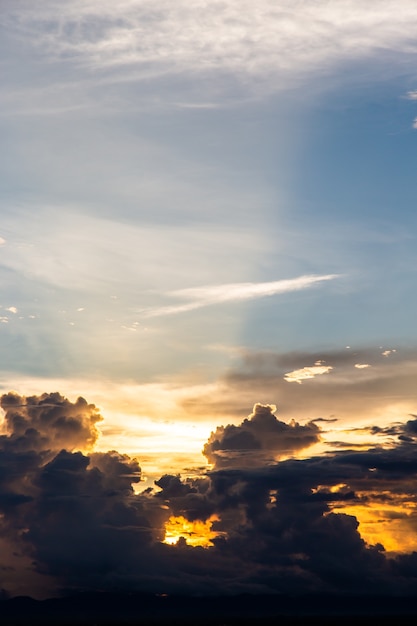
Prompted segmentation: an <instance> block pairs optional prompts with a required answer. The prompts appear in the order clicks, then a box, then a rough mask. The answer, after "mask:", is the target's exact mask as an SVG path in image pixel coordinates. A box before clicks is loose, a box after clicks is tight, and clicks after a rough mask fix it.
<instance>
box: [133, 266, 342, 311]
mask: <svg viewBox="0 0 417 626" xmlns="http://www.w3.org/2000/svg"><path fill="white" fill-rule="evenodd" d="M337 277H338V275H337V274H328V275H324V276H314V275H313V276H299V277H298V278H292V279H288V280H277V281H272V282H267V283H232V284H226V285H211V286H205V287H195V288H190V289H179V290H177V291H172V292H169V293H168V294H167V295H168V296H171V297H177V298H181V299H183V298H185V299H186V300H190V302H187V303H185V304H177V305H168V306H161V307H155V308H149V309H144V310H142V311H140V313H141V315H142V317H160V316H165V315H174V314H176V313H186V312H187V311H193V310H195V309H200V308H202V307H205V306H209V305H212V304H221V303H223V302H237V301H241V300H252V299H255V298H263V297H265V296H273V295H277V294H280V293H288V292H291V291H299V290H301V289H307V288H309V287H311V286H313V285H315V284H316V283H319V282H322V281H327V280H333V279H334V278H337Z"/></svg>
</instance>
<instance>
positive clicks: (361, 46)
mask: <svg viewBox="0 0 417 626" xmlns="http://www.w3.org/2000/svg"><path fill="white" fill-rule="evenodd" d="M3 22H4V24H5V26H6V29H7V30H9V31H11V32H13V33H14V34H17V35H18V36H20V38H21V40H22V41H25V42H28V41H29V42H30V43H31V45H33V46H34V47H35V49H36V50H37V51H38V52H39V51H40V53H41V54H43V52H46V53H47V54H48V55H49V56H50V58H56V59H65V60H66V61H67V60H72V61H74V62H75V63H76V64H77V65H78V66H79V67H81V66H83V67H86V68H87V69H88V70H91V68H93V69H95V70H97V69H109V68H115V69H116V68H117V78H116V75H115V79H117V80H128V79H129V73H130V75H132V72H133V74H134V76H135V78H137V77H138V76H142V77H143V78H145V79H149V78H155V77H158V76H159V77H161V76H166V75H167V74H179V73H184V72H185V73H188V72H192V73H193V72H195V71H196V70H197V71H198V72H201V71H209V72H211V71H213V70H215V71H216V70H226V71H231V72H233V73H242V74H243V75H246V76H248V75H253V76H256V75H257V76H259V75H266V76H271V73H273V75H274V76H275V77H278V76H279V77H280V79H282V77H283V76H284V75H287V76H291V75H294V74H295V75H296V76H297V77H299V76H300V75H303V74H304V75H306V74H308V73H309V72H311V71H312V70H315V69H323V68H325V69H328V68H330V67H332V66H334V65H336V64H338V63H339V62H341V61H344V60H345V59H358V58H361V57H363V56H370V55H373V54H374V55H375V56H377V55H378V56H379V57H380V56H381V53H383V52H384V51H388V52H392V51H395V52H396V53H400V54H401V53H402V52H407V53H409V52H410V51H411V52H416V48H415V37H414V35H415V28H416V24H417V7H416V4H415V3H414V2H413V1H412V0H403V2H402V3H401V11H398V3H396V2H394V1H393V0H387V1H386V2H383V3H378V6H375V5H374V4H370V5H365V4H364V3H362V2H360V1H359V0H347V1H345V2H340V3H328V2H327V1H325V0H318V1H315V2H305V1H296V2H294V1H293V0H280V2H279V3H276V2H272V1H271V0H260V1H259V2H257V3H253V2H251V1H250V0H241V1H240V2H236V1H235V0H226V1H225V2H222V3H220V4H219V3H215V2H206V1H198V2H193V3H190V2H187V1H186V0H178V1H177V2H175V3H172V2H170V1H169V0H159V1H158V2H157V3H155V2H148V1H146V0H126V1H125V2H118V3H114V2H109V1H108V0H100V1H99V0H90V1H89V2H85V1H84V0H83V1H81V0H72V2H69V3H64V4H63V5H62V6H60V11H59V12H58V13H57V11H56V3H55V2H54V1H53V0H45V2H43V3H42V6H41V7H38V6H36V8H35V7H34V6H33V3H30V2H27V1H26V2H23V3H19V7H18V8H16V7H13V5H11V6H10V7H8V9H7V11H6V12H5V14H4V16H3ZM123 66H125V67H126V69H127V73H126V74H124V75H121V74H120V68H122V67H123ZM281 82H282V81H281V80H275V81H273V88H274V89H277V88H280V85H281Z"/></svg>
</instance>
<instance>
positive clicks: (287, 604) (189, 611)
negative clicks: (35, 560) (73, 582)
mask: <svg viewBox="0 0 417 626" xmlns="http://www.w3.org/2000/svg"><path fill="white" fill-rule="evenodd" d="M356 619H365V620H366V623H367V626H374V625H375V626H376V625H377V624H378V625H379V626H380V625H381V624H393V625H394V624H395V625H397V624H404V625H407V626H408V624H410V626H411V624H413V625H414V624H415V623H416V620H417V599H416V598H410V597H407V598H404V597H401V598H399V597H398V598H387V597H368V596H367V597H357V596H356V597H351V596H350V597H349V596H293V597H288V596H285V597H283V596H279V595H268V596H253V595H242V596H233V597H199V598H196V597H186V596H155V595H145V594H108V593H107V594H105V593H83V594H79V595H75V596H71V597H65V598H59V599H50V600H43V601H37V600H33V599H32V598H29V597H16V598H12V599H8V600H3V601H2V602H0V623H1V624H2V626H15V625H16V626H17V625H24V624H30V625H34V626H38V625H41V624H42V626H43V625H46V626H47V625H49V624H63V625H64V626H65V625H68V626H69V625H72V624H73V625H78V624H79V625H86V626H87V625H88V626H101V625H103V626H110V625H113V624H118V625H120V626H130V625H136V626H148V625H149V626H198V625H200V624H201V626H249V625H252V624H257V625H258V624H259V626H269V625H272V624H279V625H281V626H291V625H292V626H298V625H299V624H306V625H307V626H308V625H312V624H321V625H322V626H330V624H335V623H337V624H338V626H345V625H346V626H347V625H348V624H349V625H350V624H352V622H353V621H354V620H356ZM336 620H337V621H336Z"/></svg>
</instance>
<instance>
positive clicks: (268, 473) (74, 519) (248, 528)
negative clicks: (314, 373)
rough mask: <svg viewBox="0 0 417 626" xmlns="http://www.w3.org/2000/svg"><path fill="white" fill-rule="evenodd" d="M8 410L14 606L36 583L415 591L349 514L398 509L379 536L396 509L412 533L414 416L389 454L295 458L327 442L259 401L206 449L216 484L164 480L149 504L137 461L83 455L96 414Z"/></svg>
mask: <svg viewBox="0 0 417 626" xmlns="http://www.w3.org/2000/svg"><path fill="white" fill-rule="evenodd" d="M2 406H3V408H4V411H5V430H6V432H5V434H3V435H2V436H1V438H0V468H1V473H0V511H1V514H2V517H1V527H0V528H1V536H0V539H1V543H2V546H3V547H4V550H3V553H2V554H3V556H2V569H1V574H0V584H1V586H2V587H3V590H4V591H3V596H5V597H6V596H7V595H14V594H16V593H22V592H24V593H26V594H30V593H36V586H37V585H38V586H39V581H40V580H41V581H43V583H44V584H43V593H49V594H50V595H52V594H57V593H61V594H62V593H64V594H65V593H70V592H73V591H75V590H77V591H80V590H90V591H92V590H95V591H97V590H112V591H121V590H123V591H132V590H135V591H151V592H154V593H175V592H181V593H190V594H198V595H201V594H203V595H210V594H218V593H221V594H224V593H225V594H235V593H242V592H248V593H290V592H291V593H307V592H335V593H338V592H341V591H343V592H344V593H349V592H352V593H362V592H363V591H364V590H366V593H376V594H381V593H383V594H394V595H395V594H400V593H409V594H410V593H411V594H412V593H415V592H416V591H417V568H416V565H415V563H416V556H415V553H413V552H412V551H410V552H404V553H402V554H391V553H389V552H385V551H384V546H383V542H382V541H380V542H376V543H374V544H372V543H370V542H367V541H365V539H364V538H363V537H362V535H361V532H360V530H361V528H360V525H359V522H358V519H357V518H356V516H355V515H352V514H347V513H345V512H344V510H349V511H352V510H353V509H352V507H355V506H356V507H357V510H358V511H359V510H360V508H361V507H362V509H363V508H364V507H365V508H368V509H369V510H371V509H372V510H373V509H374V508H375V507H379V510H380V512H381V511H382V513H383V511H384V509H385V510H386V511H387V513H386V519H382V518H380V519H379V521H380V523H381V522H383V524H385V525H387V524H388V525H389V523H390V518H389V511H391V515H392V512H393V511H394V509H395V506H397V509H395V510H396V511H397V517H398V516H401V518H402V519H401V522H402V524H403V530H404V529H406V531H407V532H408V533H409V535H410V536H415V532H416V530H417V526H416V524H417V514H416V512H415V511H416V491H415V479H416V477H417V462H416V450H417V448H416V446H417V425H416V424H417V420H416V419H415V418H414V417H413V418H411V419H409V420H407V421H406V422H404V423H397V424H395V425H393V426H392V427H391V428H390V430H389V432H388V431H387V429H386V428H385V427H384V428H382V430H383V431H384V435H385V436H388V437H389V438H390V443H389V445H385V446H381V445H379V444H377V445H371V446H369V447H367V448H366V449H363V450H356V451H355V450H349V449H341V450H339V451H336V452H332V453H331V454H324V455H321V456H310V457H305V458H295V457H293V456H292V454H291V453H292V452H294V453H296V452H297V450H300V449H304V451H305V450H306V449H307V448H308V447H309V446H310V445H313V444H314V443H316V442H317V441H318V439H319V438H320V437H321V430H320V427H319V426H318V425H317V424H316V423H308V424H306V425H304V426H301V425H300V424H297V423H295V422H292V423H289V424H287V423H284V422H282V421H281V420H279V419H277V418H276V417H275V416H274V414H273V410H274V407H272V406H270V405H261V404H257V405H255V407H254V410H253V412H252V413H251V414H250V415H249V417H248V418H247V419H245V420H243V421H242V422H241V424H240V425H238V426H236V427H232V426H226V427H221V428H218V429H217V431H215V432H214V433H213V434H212V435H211V436H210V438H209V441H208V442H207V444H206V446H205V449H204V452H205V454H206V455H207V457H208V458H209V460H210V461H212V466H211V469H210V468H208V471H207V472H204V473H202V474H201V475H200V476H196V477H194V478H186V479H182V478H181V476H179V475H170V474H165V475H163V476H161V478H160V479H158V480H157V481H156V484H155V489H152V488H148V489H145V490H143V491H140V489H138V488H139V486H140V480H141V467H140V466H139V463H138V461H137V460H136V459H134V458H131V457H129V456H128V455H123V454H120V453H118V452H116V451H114V450H113V451H109V452H106V453H95V452H88V453H87V452H86V449H87V448H89V447H90V446H91V444H92V440H93V439H94V438H95V436H96V426H95V425H96V423H97V421H98V419H99V414H98V412H97V409H96V408H95V406H94V405H92V404H88V403H87V402H86V401H85V400H82V399H78V400H77V401H76V402H70V401H69V400H67V399H65V398H63V397H62V396H61V395H60V394H57V393H53V394H43V395H42V396H39V397H34V396H32V397H28V398H25V397H22V396H17V394H13V393H8V394H5V395H4V396H3V397H2ZM74 433H78V435H77V436H75V435H74ZM65 435H67V436H68V445H65V446H64V439H65ZM380 435H381V429H378V428H375V427H374V429H373V430H372V429H370V431H369V436H370V437H377V438H378V437H380ZM378 441H380V440H378ZM60 446H63V447H62V448H61V449H59V448H60ZM81 449H83V450H84V452H82V451H81ZM248 452H250V453H251V456H250V457H248V456H247V453H248ZM265 453H268V454H269V458H267V457H266V456H265ZM274 455H275V456H277V457H278V458H280V459H281V460H279V461H278V462H277V461H276V460H275V459H274V458H271V456H272V457H273V456H274ZM236 459H239V463H236ZM134 486H135V489H134V488H133V487H134ZM406 505H407V506H406ZM347 507H349V508H347ZM390 507H391V508H390ZM405 507H406V508H405ZM401 511H403V513H402V514H401ZM404 511H405V512H404ZM185 523H186V524H187V525H188V526H187V531H184V532H182V534H181V532H179V534H178V542H177V543H176V544H174V545H169V543H164V539H165V535H166V532H167V530H166V529H167V528H170V529H171V530H172V528H174V529H175V528H176V527H180V528H181V527H184V528H185V526H186V524H185ZM190 528H191V530H190ZM193 529H194V530H193ZM202 532H207V533H209V538H210V541H209V542H207V543H206V544H205V545H206V546H207V547H201V544H200V545H199V544H198V542H197V543H196V542H195V541H194V540H195V539H196V535H198V533H202ZM187 533H188V534H187ZM181 537H182V538H181ZM187 537H188V538H189V540H190V543H188V541H187ZM381 538H383V535H382V534H381ZM170 539H172V537H170ZM12 553H13V555H14V556H13V559H12V558H11V556H10V555H11V554H12Z"/></svg>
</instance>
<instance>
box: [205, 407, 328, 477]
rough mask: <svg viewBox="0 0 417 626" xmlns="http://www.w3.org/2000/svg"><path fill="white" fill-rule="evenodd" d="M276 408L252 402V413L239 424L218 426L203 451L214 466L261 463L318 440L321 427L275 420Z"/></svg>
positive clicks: (313, 424)
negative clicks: (253, 404)
mask: <svg viewBox="0 0 417 626" xmlns="http://www.w3.org/2000/svg"><path fill="white" fill-rule="evenodd" d="M274 411H275V407H274V406H271V405H263V404H259V403H258V404H255V406H254V407H253V412H252V413H251V414H250V415H249V417H248V418H247V419H245V420H244V421H243V422H242V423H241V424H239V425H238V426H234V425H233V424H229V425H228V426H225V427H223V426H220V427H218V428H217V429H216V431H215V432H214V433H212V434H211V435H210V438H209V440H208V442H207V443H206V445H205V446H204V450H203V453H204V454H205V456H206V457H207V459H208V461H209V462H210V463H212V464H213V465H214V466H215V467H216V468H220V467H230V466H238V467H239V466H242V465H248V464H255V465H259V464H264V463H266V461H267V459H268V457H269V459H270V462H272V460H276V459H277V458H279V457H281V456H285V455H288V454H293V453H294V452H296V451H298V450H302V449H303V448H307V447H308V446H310V445H312V444H313V443H317V442H318V441H319V439H320V429H319V427H318V426H317V425H316V424H315V423H314V422H310V423H309V424H307V425H305V426H301V425H300V424H298V423H297V422H295V421H294V420H293V421H292V422H290V423H289V424H286V423H285V422H282V421H280V420H278V419H277V418H276V417H275V415H274Z"/></svg>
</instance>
